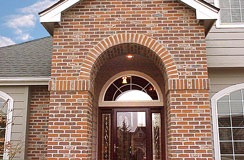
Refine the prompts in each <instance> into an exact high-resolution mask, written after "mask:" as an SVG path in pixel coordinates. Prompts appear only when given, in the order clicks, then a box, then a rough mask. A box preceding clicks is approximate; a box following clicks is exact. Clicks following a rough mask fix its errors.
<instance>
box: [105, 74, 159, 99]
mask: <svg viewBox="0 0 244 160" xmlns="http://www.w3.org/2000/svg"><path fill="white" fill-rule="evenodd" d="M143 100H146V101H150V100H158V95H157V92H156V90H155V88H154V87H153V85H152V84H151V83H150V82H148V81H147V80H146V79H144V78H142V77H139V76H134V75H125V76H121V77H119V78H118V79H116V80H115V81H114V82H113V83H112V84H111V85H110V86H109V87H108V89H107V91H106V93H105V96H104V101H143Z"/></svg>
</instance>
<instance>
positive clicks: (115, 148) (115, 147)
mask: <svg viewBox="0 0 244 160" xmlns="http://www.w3.org/2000/svg"><path fill="white" fill-rule="evenodd" d="M118 148H119V147H117V146H116V144H114V153H115V152H116V150H117V149H118Z"/></svg>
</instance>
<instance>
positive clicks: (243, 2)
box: [219, 0, 244, 24]
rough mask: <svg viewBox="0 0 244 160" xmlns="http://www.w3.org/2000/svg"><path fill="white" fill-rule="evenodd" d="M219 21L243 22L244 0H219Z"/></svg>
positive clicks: (225, 22) (226, 22)
mask: <svg viewBox="0 0 244 160" xmlns="http://www.w3.org/2000/svg"><path fill="white" fill-rule="evenodd" d="M219 7H220V19H221V23H223V24H229V23H243V22H244V0H219Z"/></svg>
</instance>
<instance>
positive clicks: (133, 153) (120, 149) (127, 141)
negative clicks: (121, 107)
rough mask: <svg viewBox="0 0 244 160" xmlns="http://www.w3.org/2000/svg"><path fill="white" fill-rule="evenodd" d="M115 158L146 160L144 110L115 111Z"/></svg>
mask: <svg viewBox="0 0 244 160" xmlns="http://www.w3.org/2000/svg"><path fill="white" fill-rule="evenodd" d="M116 129H117V146H114V149H115V152H116V154H117V160H146V138H147V133H146V112H117V126H116Z"/></svg>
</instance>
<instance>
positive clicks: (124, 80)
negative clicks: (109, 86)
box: [122, 76, 127, 84]
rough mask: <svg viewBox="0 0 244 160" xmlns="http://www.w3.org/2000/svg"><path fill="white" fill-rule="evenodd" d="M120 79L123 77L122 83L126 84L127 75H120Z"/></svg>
mask: <svg viewBox="0 0 244 160" xmlns="http://www.w3.org/2000/svg"><path fill="white" fill-rule="evenodd" d="M122 79H123V81H122V83H123V84H127V77H126V76H124V77H122Z"/></svg>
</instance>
